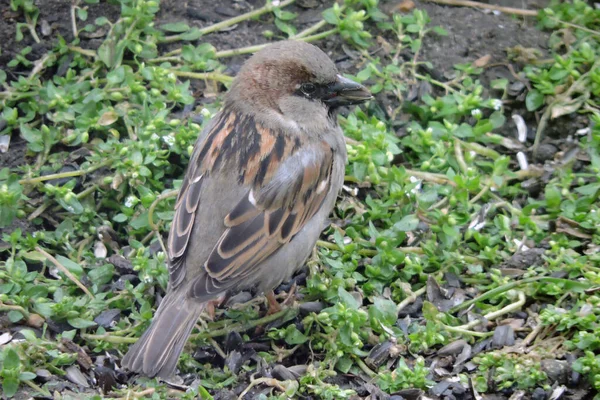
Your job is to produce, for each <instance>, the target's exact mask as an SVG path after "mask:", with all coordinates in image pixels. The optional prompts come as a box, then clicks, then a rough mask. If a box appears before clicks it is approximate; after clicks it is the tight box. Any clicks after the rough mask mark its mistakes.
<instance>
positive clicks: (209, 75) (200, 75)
mask: <svg viewBox="0 0 600 400" xmlns="http://www.w3.org/2000/svg"><path fill="white" fill-rule="evenodd" d="M170 71H171V72H173V73H174V74H175V75H177V76H180V77H184V78H192V79H202V80H205V79H208V80H213V81H217V82H222V83H230V82H231V81H233V78H232V77H231V76H229V75H225V74H221V73H220V72H190V71H178V70H175V69H172V70H170Z"/></svg>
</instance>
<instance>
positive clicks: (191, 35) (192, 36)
mask: <svg viewBox="0 0 600 400" xmlns="http://www.w3.org/2000/svg"><path fill="white" fill-rule="evenodd" d="M179 37H180V38H181V40H188V41H192V40H198V39H200V37H202V32H201V31H200V29H198V28H196V27H193V28H192V29H190V30H189V31H187V32H185V33H182V34H181V35H179Z"/></svg>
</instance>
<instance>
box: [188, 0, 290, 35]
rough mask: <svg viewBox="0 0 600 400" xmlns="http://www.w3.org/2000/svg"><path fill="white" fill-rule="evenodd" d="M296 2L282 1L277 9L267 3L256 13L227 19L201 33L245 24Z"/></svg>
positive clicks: (203, 29)
mask: <svg viewBox="0 0 600 400" xmlns="http://www.w3.org/2000/svg"><path fill="white" fill-rule="evenodd" d="M295 1H296V0H285V1H282V2H281V3H280V4H279V5H278V6H276V7H275V6H273V5H272V4H269V3H267V4H265V5H264V6H262V7H261V8H258V9H256V10H254V11H250V12H247V13H245V14H242V15H238V16H237V17H233V18H230V19H227V20H225V21H221V22H219V23H216V24H214V25H210V26H207V27H206V28H202V29H200V32H202V34H203V35H206V34H207V33H211V32H216V31H220V30H221V29H223V28H227V27H228V26H231V25H235V24H238V23H240V22H243V21H245V20H247V19H252V18H254V17H259V16H261V15H263V14H266V13H268V12H270V11H272V10H273V9H274V8H283V7H287V6H289V5H290V4H292V3H294V2H295Z"/></svg>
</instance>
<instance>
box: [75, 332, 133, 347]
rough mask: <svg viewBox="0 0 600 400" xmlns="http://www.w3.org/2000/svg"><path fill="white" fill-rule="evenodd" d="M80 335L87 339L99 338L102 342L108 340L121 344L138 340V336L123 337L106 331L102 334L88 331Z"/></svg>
mask: <svg viewBox="0 0 600 400" xmlns="http://www.w3.org/2000/svg"><path fill="white" fill-rule="evenodd" d="M81 337H82V338H84V339H87V340H100V341H102V342H108V343H116V344H121V343H127V344H132V343H135V342H137V341H138V338H135V337H125V336H115V335H111V334H109V333H108V332H107V333H104V334H102V335H92V334H90V333H82V334H81Z"/></svg>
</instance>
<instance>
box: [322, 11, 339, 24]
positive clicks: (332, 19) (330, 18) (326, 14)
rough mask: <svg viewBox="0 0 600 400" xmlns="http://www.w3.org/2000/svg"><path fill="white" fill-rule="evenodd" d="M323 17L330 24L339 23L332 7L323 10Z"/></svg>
mask: <svg viewBox="0 0 600 400" xmlns="http://www.w3.org/2000/svg"><path fill="white" fill-rule="evenodd" d="M323 19H324V20H325V22H327V23H328V24H331V25H337V24H338V23H339V18H338V16H337V15H336V13H335V11H334V10H333V9H332V8H328V9H327V10H325V11H323Z"/></svg>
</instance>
